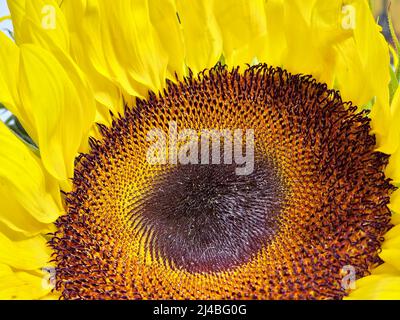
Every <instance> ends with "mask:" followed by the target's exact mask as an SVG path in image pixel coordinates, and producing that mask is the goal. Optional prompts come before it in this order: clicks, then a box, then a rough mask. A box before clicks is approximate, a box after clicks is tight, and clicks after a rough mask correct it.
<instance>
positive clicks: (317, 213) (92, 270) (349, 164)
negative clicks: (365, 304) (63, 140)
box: [50, 65, 394, 299]
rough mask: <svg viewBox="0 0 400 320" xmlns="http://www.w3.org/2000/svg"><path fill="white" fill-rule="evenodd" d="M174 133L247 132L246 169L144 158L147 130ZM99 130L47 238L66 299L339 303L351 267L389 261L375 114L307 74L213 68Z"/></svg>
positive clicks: (386, 188) (363, 271)
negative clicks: (249, 166) (172, 128)
mask: <svg viewBox="0 0 400 320" xmlns="http://www.w3.org/2000/svg"><path fill="white" fill-rule="evenodd" d="M170 123H174V124H176V127H177V130H178V131H182V130H185V129H192V130H194V131H196V132H202V130H204V129H207V130H218V131H219V132H221V131H223V130H231V131H232V132H233V131H234V130H242V131H243V132H246V130H252V132H254V146H253V147H254V148H253V149H254V168H253V170H252V172H251V173H249V174H247V175H238V174H237V170H236V169H237V164H235V163H227V161H223V159H220V160H221V161H219V162H218V163H213V162H211V161H210V162H209V163H201V162H200V161H199V162H198V163H187V164H182V163H180V162H177V163H171V162H168V161H166V162H163V163H151V162H149V161H148V157H147V153H148V150H149V148H150V147H151V142H150V141H149V139H148V132H150V131H151V130H161V131H162V132H165V133H168V130H169V125H170ZM98 129H99V132H100V133H101V138H99V139H94V138H91V139H90V147H91V148H90V152H89V153H88V154H82V155H80V156H79V157H78V158H77V159H76V165H75V173H74V178H73V190H72V191H71V192H70V193H68V194H66V196H65V206H66V214H65V215H64V216H62V217H60V218H59V219H58V221H57V222H56V227H57V232H56V233H55V234H54V235H53V237H52V239H51V241H50V246H51V247H52V248H53V249H54V262H55V265H56V288H55V289H56V290H57V291H59V292H60V293H61V295H62V298H64V299H340V298H342V297H344V296H345V295H347V293H348V291H347V288H346V286H343V281H342V280H343V275H344V274H343V272H344V270H348V269H347V268H348V266H351V267H352V268H354V270H355V275H356V277H357V278H360V277H363V276H366V275H368V274H369V272H370V270H371V269H372V268H374V267H376V266H377V265H379V264H380V263H381V260H380V259H379V256H378V253H379V249H380V246H381V243H382V241H383V235H384V234H385V233H386V232H387V231H388V230H389V229H390V228H391V225H390V216H391V213H390V210H389V209H388V207H387V205H388V203H389V198H390V194H391V192H392V190H393V189H394V188H393V186H392V185H391V183H390V181H389V180H388V179H386V178H385V175H384V173H383V171H384V168H385V166H386V164H387V161H388V157H387V156H386V155H384V154H382V153H379V152H376V151H375V137H374V136H373V135H371V134H370V131H371V128H370V120H369V118H368V114H367V111H360V110H359V109H358V108H357V107H356V106H353V105H352V104H351V103H350V102H343V101H342V99H341V97H340V94H339V92H337V91H334V90H329V89H328V88H327V85H326V84H322V83H318V82H317V81H316V80H315V79H313V78H312V77H311V76H304V75H292V74H290V73H288V72H287V71H285V70H282V69H280V68H273V67H269V66H266V65H257V66H252V67H248V68H247V69H245V70H243V71H242V70H240V69H239V68H234V69H232V70H228V69H227V67H225V66H222V65H217V66H216V67H214V68H212V69H210V70H205V71H203V72H201V73H200V74H198V75H193V74H191V75H190V76H188V77H186V78H184V79H181V80H177V81H174V82H172V81H168V82H167V87H166V89H165V90H164V91H163V92H160V93H157V94H155V93H152V92H150V93H149V98H148V99H147V100H140V99H137V101H136V103H135V104H134V105H133V106H126V108H125V112H124V114H123V115H118V116H114V118H113V122H112V124H111V125H110V126H109V127H107V126H105V125H98ZM225 144H226V141H221V145H220V146H221V150H222V149H223V147H224V146H225ZM223 155H224V152H221V153H220V156H221V157H223ZM233 158H235V157H233ZM198 160H199V159H198Z"/></svg>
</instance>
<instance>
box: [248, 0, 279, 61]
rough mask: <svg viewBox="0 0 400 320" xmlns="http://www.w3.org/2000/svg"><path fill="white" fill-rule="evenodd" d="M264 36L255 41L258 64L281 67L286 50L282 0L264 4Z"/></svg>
mask: <svg viewBox="0 0 400 320" xmlns="http://www.w3.org/2000/svg"><path fill="white" fill-rule="evenodd" d="M265 16H266V29H267V31H266V34H265V35H264V36H261V38H260V39H258V41H256V46H258V48H257V49H255V52H256V53H257V58H258V60H259V61H260V62H265V63H268V64H269V65H273V66H282V65H283V54H284V52H285V50H286V36H285V32H284V29H283V28H282V21H284V6H283V0H271V1H267V2H266V3H265Z"/></svg>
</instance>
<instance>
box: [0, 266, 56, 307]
mask: <svg viewBox="0 0 400 320" xmlns="http://www.w3.org/2000/svg"><path fill="white" fill-rule="evenodd" d="M3 266H4V265H3ZM1 269H2V265H0V300H33V299H35V300H36V299H40V298H42V297H44V296H46V295H47V294H48V293H49V292H50V290H51V289H50V288H48V287H46V286H44V285H43V278H42V277H40V276H35V275H32V274H29V273H26V272H15V273H14V272H12V271H11V269H9V270H8V272H3V273H2V272H1Z"/></svg>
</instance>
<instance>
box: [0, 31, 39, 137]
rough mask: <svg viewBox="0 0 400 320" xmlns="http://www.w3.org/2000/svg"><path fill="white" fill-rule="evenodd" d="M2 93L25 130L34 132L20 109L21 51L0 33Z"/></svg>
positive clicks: (2, 96) (0, 84)
mask: <svg viewBox="0 0 400 320" xmlns="http://www.w3.org/2000/svg"><path fill="white" fill-rule="evenodd" d="M0 61H1V63H0V92H1V102H2V104H3V105H5V106H6V107H7V109H8V110H10V111H11V112H12V113H13V114H14V115H16V116H17V117H18V119H19V120H20V121H21V123H22V125H23V126H24V128H25V129H26V130H28V131H30V132H32V131H34V129H33V125H32V123H30V119H29V116H28V115H27V114H26V113H25V111H24V110H23V108H20V99H19V94H18V90H17V88H18V86H17V84H18V70H19V49H18V47H17V46H16V45H15V43H14V42H13V41H12V40H11V39H10V38H9V37H7V36H6V35H5V34H4V33H3V32H0Z"/></svg>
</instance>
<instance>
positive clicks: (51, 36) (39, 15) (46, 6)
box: [9, 0, 69, 51]
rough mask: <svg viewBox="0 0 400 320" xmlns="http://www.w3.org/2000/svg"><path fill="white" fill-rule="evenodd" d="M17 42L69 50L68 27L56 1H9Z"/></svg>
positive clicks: (50, 48)
mask: <svg viewBox="0 0 400 320" xmlns="http://www.w3.org/2000/svg"><path fill="white" fill-rule="evenodd" d="M9 6H10V11H11V16H12V18H13V22H14V21H15V23H14V33H15V39H16V42H17V44H19V45H20V44H23V43H33V44H36V45H39V46H41V47H43V48H46V49H49V50H52V49H53V48H59V49H61V50H63V51H67V50H69V35H68V28H67V24H66V21H65V18H64V15H63V13H62V12H61V10H60V8H59V6H58V3H57V1H55V0H35V1H25V0H15V1H14V0H13V1H9Z"/></svg>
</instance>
